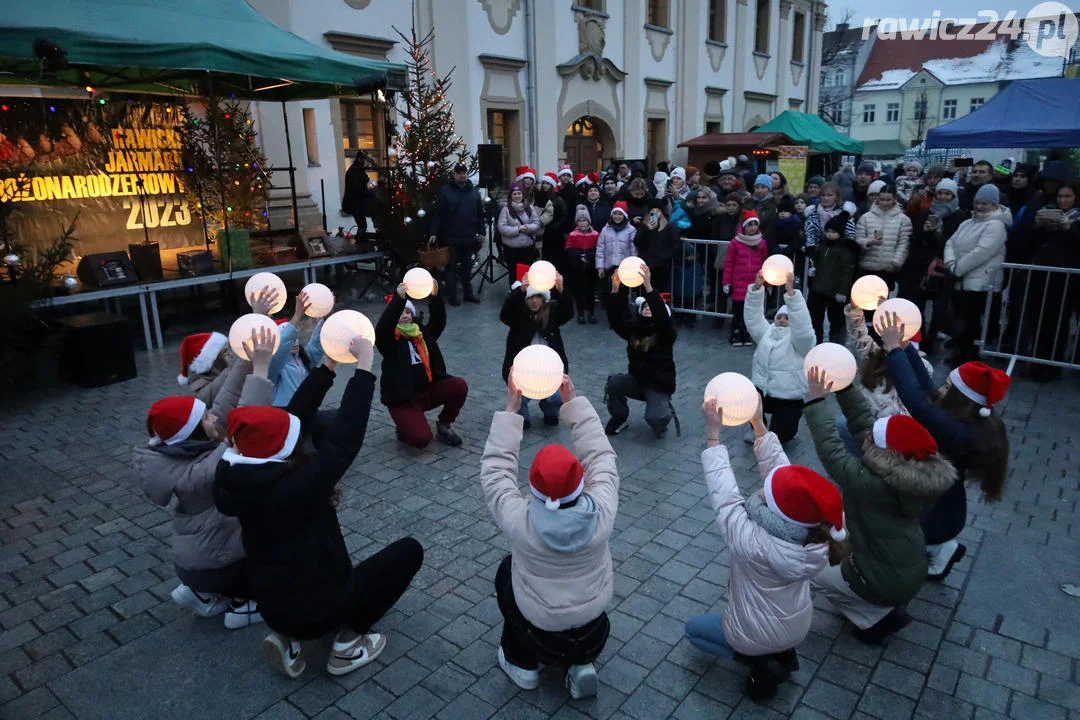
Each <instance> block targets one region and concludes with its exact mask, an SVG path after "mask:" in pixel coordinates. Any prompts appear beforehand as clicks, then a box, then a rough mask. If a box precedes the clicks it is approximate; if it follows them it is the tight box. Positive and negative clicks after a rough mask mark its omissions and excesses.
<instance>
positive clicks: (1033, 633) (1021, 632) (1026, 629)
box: [998, 617, 1046, 648]
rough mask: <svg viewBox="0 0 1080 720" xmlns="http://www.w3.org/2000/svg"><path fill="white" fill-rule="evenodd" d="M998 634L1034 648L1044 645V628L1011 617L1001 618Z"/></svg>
mask: <svg viewBox="0 0 1080 720" xmlns="http://www.w3.org/2000/svg"><path fill="white" fill-rule="evenodd" d="M998 632H999V633H1001V634H1002V635H1004V636H1006V637H1010V638H1013V639H1014V640H1019V641H1021V642H1023V643H1027V644H1028V645H1035V646H1036V647H1040V648H1041V647H1042V646H1043V645H1045V644H1046V628H1041V627H1038V626H1037V625H1033V624H1031V623H1027V622H1024V621H1023V620H1018V619H1016V618H1013V617H1005V618H1003V619H1002V621H1001V627H1000V628H999V629H998Z"/></svg>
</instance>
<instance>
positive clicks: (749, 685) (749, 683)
mask: <svg viewBox="0 0 1080 720" xmlns="http://www.w3.org/2000/svg"><path fill="white" fill-rule="evenodd" d="M771 660H772V657H771V656H769V655H764V656H759V657H754V658H751V665H750V676H749V677H747V678H746V695H747V697H749V698H750V699H751V700H752V701H754V702H756V703H760V702H765V701H766V700H768V699H769V698H772V697H774V696H775V695H776V691H777V689H778V687H779V685H780V683H782V682H784V681H785V680H787V679H788V678H789V677H790V676H791V673H790V672H789V671H788V670H787V669H786V668H784V667H783V666H781V665H779V664H774V663H772V662H770V661H771Z"/></svg>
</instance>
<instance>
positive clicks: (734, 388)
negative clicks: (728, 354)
mask: <svg viewBox="0 0 1080 720" xmlns="http://www.w3.org/2000/svg"><path fill="white" fill-rule="evenodd" d="M709 400H716V406H717V407H718V408H720V409H721V410H723V422H724V425H727V426H728V427H735V426H737V425H742V424H743V423H745V422H748V421H749V420H750V418H752V417H754V413H755V412H757V406H758V402H759V399H758V391H757V388H756V387H754V383H752V382H751V381H750V379H749V378H747V377H746V376H745V375H740V374H739V373H735V372H726V373H720V374H719V375H717V376H716V377H714V378H713V379H712V380H710V381H709V384H708V385H706V386H705V401H706V402H708V401H709Z"/></svg>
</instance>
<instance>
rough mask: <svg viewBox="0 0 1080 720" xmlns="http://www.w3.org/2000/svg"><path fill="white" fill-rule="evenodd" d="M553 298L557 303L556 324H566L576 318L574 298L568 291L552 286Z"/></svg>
mask: <svg viewBox="0 0 1080 720" xmlns="http://www.w3.org/2000/svg"><path fill="white" fill-rule="evenodd" d="M551 299H552V301H554V303H555V324H556V325H565V324H566V323H568V322H570V321H571V320H573V319H574V299H573V298H572V297H571V296H570V295H569V294H568V293H564V292H562V291H561V290H559V289H558V288H552V289H551Z"/></svg>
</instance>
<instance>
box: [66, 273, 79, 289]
mask: <svg viewBox="0 0 1080 720" xmlns="http://www.w3.org/2000/svg"><path fill="white" fill-rule="evenodd" d="M64 287H65V288H67V289H68V290H74V289H75V288H77V287H79V279H78V278H76V277H75V276H74V275H65V276H64Z"/></svg>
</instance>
